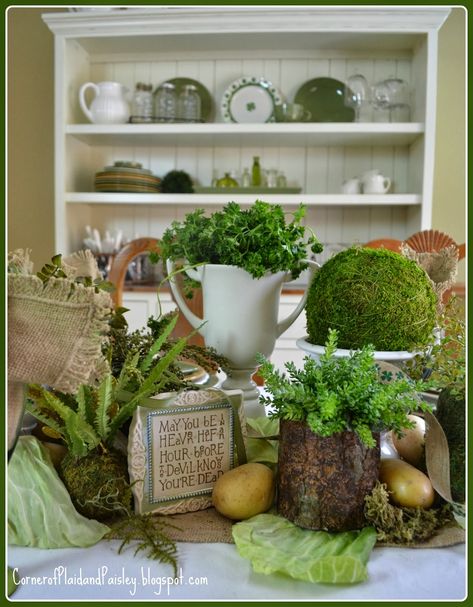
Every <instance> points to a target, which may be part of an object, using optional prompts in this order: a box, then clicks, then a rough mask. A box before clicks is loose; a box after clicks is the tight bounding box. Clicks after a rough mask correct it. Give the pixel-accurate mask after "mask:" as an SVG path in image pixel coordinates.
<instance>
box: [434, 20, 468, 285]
mask: <svg viewBox="0 0 473 607" xmlns="http://www.w3.org/2000/svg"><path fill="white" fill-rule="evenodd" d="M465 23H466V14H465V10H464V9H463V8H454V9H453V10H452V12H451V14H450V16H449V17H448V19H447V21H446V22H445V23H444V25H443V27H442V28H441V30H440V34H439V58H438V88H437V125H436V131H437V132H436V140H437V146H436V151H435V177H434V196H433V209H432V227H433V228H436V229H438V230H441V231H442V232H446V233H447V234H450V235H451V236H452V238H454V239H455V241H456V242H458V243H462V242H465V240H466V184H465V170H466V167H465V152H466V150H465V145H466V120H465V110H466V108H465V101H466V100H465V90H466V60H465V45H466V35H465V34H466V32H465ZM458 280H459V281H462V282H463V281H464V280H465V263H464V262H462V263H460V265H459V273H458Z"/></svg>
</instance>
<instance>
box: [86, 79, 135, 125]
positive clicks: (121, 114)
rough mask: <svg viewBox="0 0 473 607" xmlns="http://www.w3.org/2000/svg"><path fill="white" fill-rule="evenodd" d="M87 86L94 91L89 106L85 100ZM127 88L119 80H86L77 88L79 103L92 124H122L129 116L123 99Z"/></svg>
mask: <svg viewBox="0 0 473 607" xmlns="http://www.w3.org/2000/svg"><path fill="white" fill-rule="evenodd" d="M89 88H91V89H92V90H93V91H94V93H95V97H94V99H93V100H92V103H91V104H90V108H89V107H88V106H87V103H86V101H85V91H86V90H87V89H89ZM127 90H128V89H127V88H126V87H125V86H123V84H120V83H119V82H99V83H98V84H95V83H94V82H86V83H85V84H83V85H82V86H81V87H80V89H79V104H80V107H81V108H82V111H83V112H84V114H85V115H86V116H87V118H88V119H89V120H90V121H91V122H93V123H94V124H123V123H125V122H128V120H129V118H130V107H129V105H128V102H127V100H126V99H125V93H126V92H127Z"/></svg>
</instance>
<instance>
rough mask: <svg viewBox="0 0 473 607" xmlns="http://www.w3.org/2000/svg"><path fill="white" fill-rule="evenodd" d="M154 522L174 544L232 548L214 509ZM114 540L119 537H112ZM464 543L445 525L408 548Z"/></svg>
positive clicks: (226, 524) (461, 533)
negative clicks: (229, 546) (198, 544)
mask: <svg viewBox="0 0 473 607" xmlns="http://www.w3.org/2000/svg"><path fill="white" fill-rule="evenodd" d="M151 516H152V517H153V518H154V519H155V520H159V521H164V522H165V523H169V525H167V526H166V527H165V533H166V535H167V536H168V537H169V538H171V539H173V540H174V541H176V542H191V543H202V544H209V543H220V544H233V537H232V527H233V524H234V523H233V522H232V521H230V520H229V519H227V518H225V517H223V516H221V515H220V514H219V513H218V512H217V511H216V510H215V508H207V509H206V510H199V511H198V512H188V513H186V514H172V515H166V516H163V515H156V514H155V515H151ZM113 537H117V538H119V537H121V535H120V536H114V535H113V534H112V535H111V538H113ZM464 542H465V530H464V529H461V528H460V527H458V526H457V525H454V524H452V525H446V526H445V527H442V529H439V530H438V531H437V532H436V533H435V534H434V535H433V536H432V537H431V538H430V539H429V540H427V541H425V542H418V543H414V544H411V545H410V546H409V548H444V547H446V546H454V545H455V544H463V543H464ZM377 546H388V547H396V548H402V547H404V546H402V545H400V544H388V543H380V542H378V544H377Z"/></svg>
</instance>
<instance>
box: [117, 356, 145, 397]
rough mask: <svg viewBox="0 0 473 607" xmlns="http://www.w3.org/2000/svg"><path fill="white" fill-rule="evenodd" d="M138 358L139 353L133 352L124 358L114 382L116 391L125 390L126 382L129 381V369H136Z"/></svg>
mask: <svg viewBox="0 0 473 607" xmlns="http://www.w3.org/2000/svg"><path fill="white" fill-rule="evenodd" d="M139 360H140V353H139V352H135V353H134V354H129V355H128V356H127V357H126V358H125V362H124V364H123V367H122V369H121V371H120V375H119V376H118V379H117V383H116V388H115V390H116V391H120V390H125V389H126V386H127V384H128V382H129V381H130V369H136V368H137V367H138V362H139Z"/></svg>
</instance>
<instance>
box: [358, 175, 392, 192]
mask: <svg viewBox="0 0 473 607" xmlns="http://www.w3.org/2000/svg"><path fill="white" fill-rule="evenodd" d="M390 187H391V180H390V179H389V177H384V176H383V175H371V176H370V177H369V178H368V179H364V180H363V193H364V194H386V193H387V192H388V191H389V188H390Z"/></svg>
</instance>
